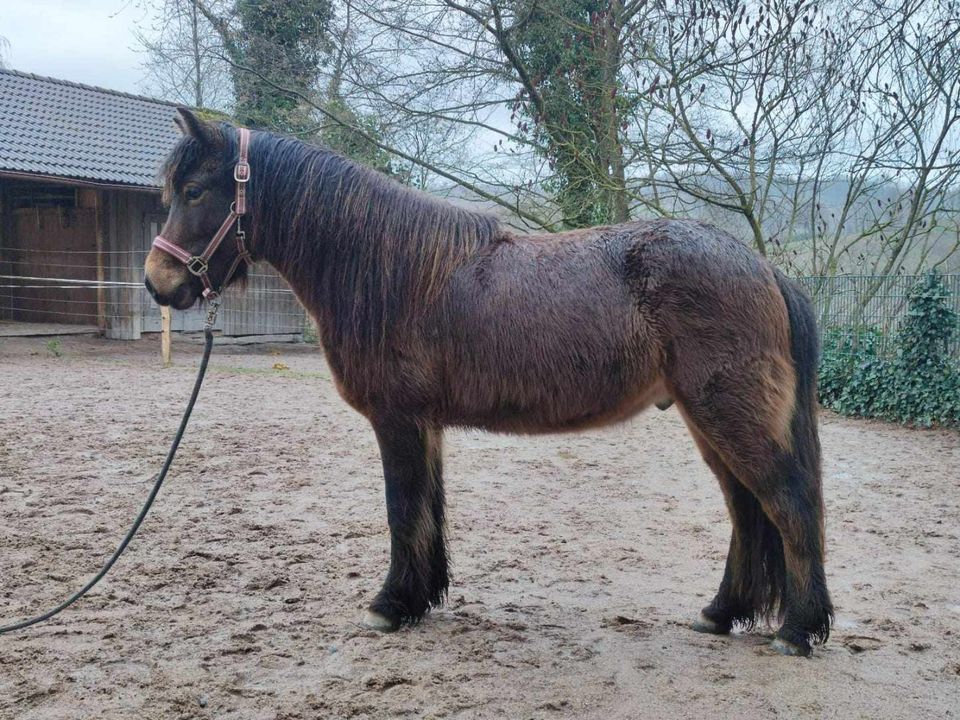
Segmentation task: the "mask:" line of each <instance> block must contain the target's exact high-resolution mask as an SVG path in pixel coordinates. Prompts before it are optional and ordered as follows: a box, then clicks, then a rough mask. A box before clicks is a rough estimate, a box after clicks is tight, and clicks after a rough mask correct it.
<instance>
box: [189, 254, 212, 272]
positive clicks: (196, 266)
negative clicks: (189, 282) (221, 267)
mask: <svg viewBox="0 0 960 720" xmlns="http://www.w3.org/2000/svg"><path fill="white" fill-rule="evenodd" d="M186 266H187V270H189V271H190V274H191V275H196V276H197V277H200V276H201V275H206V274H207V271H208V270H209V269H210V266H209V265H207V261H206V260H204V259H203V258H202V257H200V256H199V255H194V256H193V257H192V258H190V259H189V260H187V262H186Z"/></svg>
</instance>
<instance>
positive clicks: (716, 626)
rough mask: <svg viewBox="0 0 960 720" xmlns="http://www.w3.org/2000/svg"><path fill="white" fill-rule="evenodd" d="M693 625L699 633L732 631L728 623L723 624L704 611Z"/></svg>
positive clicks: (712, 633)
mask: <svg viewBox="0 0 960 720" xmlns="http://www.w3.org/2000/svg"><path fill="white" fill-rule="evenodd" d="M691 627H692V628H693V629H694V630H695V631H696V632H699V633H708V634H710V635H726V634H727V633H729V632H730V627H729V626H727V625H721V624H720V623H718V622H716V621H714V620H711V619H710V618H708V617H707V616H706V615H704V614H703V613H702V612H701V613H700V617H698V618H697V619H696V620H695V621H694V623H693V625H691Z"/></svg>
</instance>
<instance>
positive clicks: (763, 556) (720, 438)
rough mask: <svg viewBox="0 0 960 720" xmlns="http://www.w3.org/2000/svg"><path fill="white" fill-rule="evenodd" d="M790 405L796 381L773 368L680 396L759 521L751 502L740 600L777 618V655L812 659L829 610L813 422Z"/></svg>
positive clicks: (806, 410)
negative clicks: (745, 492) (758, 510)
mask: <svg viewBox="0 0 960 720" xmlns="http://www.w3.org/2000/svg"><path fill="white" fill-rule="evenodd" d="M793 396H794V382H793V377H792V372H791V371H790V370H789V368H788V367H786V366H785V365H784V364H782V363H780V362H778V361H776V360H773V359H767V360H758V361H755V362H753V363H748V364H746V365H744V366H741V367H739V368H733V369H729V368H728V369H724V370H722V371H719V372H716V373H714V374H713V375H712V376H711V377H710V380H709V382H708V383H707V384H706V385H703V386H701V387H699V388H697V389H696V391H695V392H689V391H688V392H682V391H681V392H679V393H678V397H679V398H680V403H681V405H682V407H683V411H684V412H685V414H686V415H687V416H688V418H689V420H690V422H691V423H692V424H693V425H694V427H695V428H696V430H697V431H698V432H699V433H700V435H702V436H703V437H704V438H705V439H706V441H707V443H708V446H709V448H711V449H712V450H713V451H714V452H715V453H716V455H717V456H718V457H719V459H720V460H721V461H722V463H723V465H724V466H725V467H726V468H729V471H730V473H731V474H732V475H733V476H734V478H735V479H736V481H737V482H739V484H740V485H741V486H742V487H743V488H745V489H746V490H748V491H749V493H750V495H752V497H753V498H754V501H753V502H755V503H757V504H759V507H760V508H761V509H762V511H763V513H762V516H761V515H760V514H758V513H755V512H753V511H752V510H751V507H752V506H751V505H750V502H749V501H746V500H745V501H743V502H741V503H740V504H739V506H738V512H739V513H741V514H742V516H743V517H741V521H743V520H744V518H746V519H747V520H748V521H749V520H750V519H751V518H750V517H749V516H753V517H752V520H753V523H752V527H750V523H749V522H747V523H744V524H747V525H748V527H750V530H749V534H748V535H746V536H747V537H749V538H750V541H749V543H748V549H745V550H742V551H741V555H742V557H744V558H746V559H747V566H748V568H749V570H748V571H747V572H746V573H743V574H741V576H740V583H741V589H742V592H740V594H739V596H741V597H742V596H746V597H747V598H749V599H751V604H752V610H753V611H754V612H755V613H757V614H758V615H767V614H772V612H773V611H775V610H777V609H778V608H779V610H780V612H781V614H782V616H783V624H782V626H781V627H780V629H779V631H778V632H777V640H776V641H775V647H776V649H777V650H779V651H780V652H784V653H787V654H800V655H806V654H808V653H809V652H810V640H811V639H813V640H816V641H823V640H826V638H827V636H828V635H829V632H830V621H831V618H832V615H833V607H832V605H831V603H830V597H829V595H828V593H827V588H826V580H825V575H824V569H823V556H824V547H823V501H822V497H821V489H820V477H819V466H820V456H819V452H820V448H819V443H818V442H817V441H816V430H815V427H816V419H815V417H813V415H812V413H813V412H814V409H813V408H812V407H811V406H810V405H809V404H807V403H801V402H795V400H794V397H793ZM764 518H765V519H764ZM735 522H737V521H736V520H735ZM771 525H772V528H773V529H775V531H776V532H773V529H772V528H771V527H770V526H771ZM777 534H779V536H780V542H779V543H778V542H777V539H776V535H777ZM781 566H782V567H783V569H784V571H783V572H781V570H780V568H781ZM731 577H732V578H735V577H736V574H735V573H734V572H731ZM735 596H736V594H735ZM722 600H723V598H722V597H721V601H722ZM708 617H709V616H708ZM718 619H721V620H722V619H723V618H722V616H721V617H719V618H718Z"/></svg>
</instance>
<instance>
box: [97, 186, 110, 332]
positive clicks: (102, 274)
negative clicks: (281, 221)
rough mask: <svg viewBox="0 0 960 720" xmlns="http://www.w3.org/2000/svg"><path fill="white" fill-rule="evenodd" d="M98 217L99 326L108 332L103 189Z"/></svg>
mask: <svg viewBox="0 0 960 720" xmlns="http://www.w3.org/2000/svg"><path fill="white" fill-rule="evenodd" d="M95 192H96V210H95V213H96V219H95V220H94V226H95V230H94V235H95V237H96V243H97V327H98V328H100V334H101V335H106V334H107V291H106V289H105V287H104V285H103V282H104V280H106V279H107V273H106V269H105V267H104V262H103V256H104V247H105V245H106V236H105V232H106V230H105V225H106V218H105V217H104V212H105V210H104V204H105V201H106V197H105V195H106V193H105V192H104V191H103V190H96V191H95Z"/></svg>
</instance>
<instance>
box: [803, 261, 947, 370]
mask: <svg viewBox="0 0 960 720" xmlns="http://www.w3.org/2000/svg"><path fill="white" fill-rule="evenodd" d="M924 277H925V276H923V275H834V276H805V277H800V278H797V279H798V281H799V282H800V284H801V285H803V286H804V287H805V288H806V289H807V291H808V292H809V293H810V296H811V297H812V298H813V301H814V304H815V305H816V306H817V314H818V320H819V322H820V328H821V329H822V330H823V331H828V330H831V329H843V330H846V331H848V332H850V333H852V334H853V335H854V336H855V337H856V336H860V335H862V334H864V333H867V332H876V331H879V333H880V337H879V346H878V350H879V351H880V352H881V353H884V352H889V351H890V350H891V349H892V347H893V337H894V334H895V332H896V330H897V328H898V327H899V325H900V323H901V322H902V320H903V319H904V317H905V316H906V313H907V307H908V300H909V296H910V291H911V290H912V289H913V288H914V286H915V285H917V283H919V282H921V281H922V280H923V279H924ZM940 280H941V282H942V283H943V285H944V287H945V288H946V289H947V290H948V291H949V293H950V298H949V301H948V302H949V303H950V306H951V308H952V309H953V311H954V312H955V313H957V314H958V315H960V275H941V276H940ZM948 351H949V352H950V354H951V355H953V356H954V357H960V337H954V339H953V340H952V341H951V342H950V344H949V346H948Z"/></svg>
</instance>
